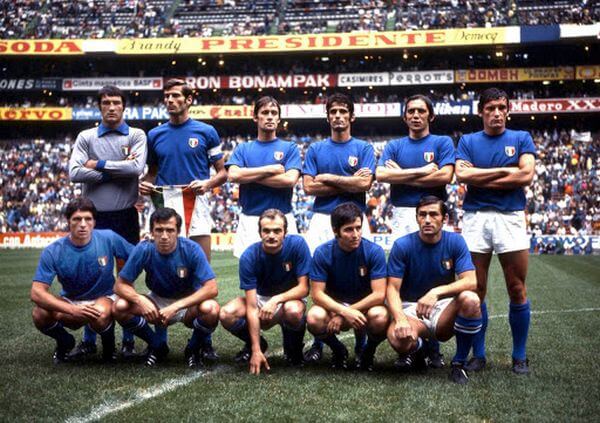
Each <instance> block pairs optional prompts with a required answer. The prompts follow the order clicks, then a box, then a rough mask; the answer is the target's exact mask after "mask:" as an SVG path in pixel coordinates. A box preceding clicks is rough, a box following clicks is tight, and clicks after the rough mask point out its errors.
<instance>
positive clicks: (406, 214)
mask: <svg viewBox="0 0 600 423" xmlns="http://www.w3.org/2000/svg"><path fill="white" fill-rule="evenodd" d="M390 224H391V226H392V235H393V237H394V238H400V237H402V236H404V235H408V234H410V233H413V232H416V231H418V230H419V224H418V223H417V215H416V207H394V208H393V210H392V218H391V219H390Z"/></svg>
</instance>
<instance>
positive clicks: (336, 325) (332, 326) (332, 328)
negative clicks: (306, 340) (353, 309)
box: [327, 314, 344, 335]
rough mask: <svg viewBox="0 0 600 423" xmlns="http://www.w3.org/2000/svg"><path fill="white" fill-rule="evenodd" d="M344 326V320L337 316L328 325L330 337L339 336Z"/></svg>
mask: <svg viewBox="0 0 600 423" xmlns="http://www.w3.org/2000/svg"><path fill="white" fill-rule="evenodd" d="M342 324H344V318H343V317H342V316H340V315H339V314H336V315H335V316H333V317H332V318H331V320H329V323H328V324H327V333H328V334H330V335H337V334H338V333H340V331H341V330H342Z"/></svg>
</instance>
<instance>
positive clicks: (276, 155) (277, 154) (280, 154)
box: [273, 151, 283, 160]
mask: <svg viewBox="0 0 600 423" xmlns="http://www.w3.org/2000/svg"><path fill="white" fill-rule="evenodd" d="M273 157H274V158H275V160H281V159H283V151H276V152H274V153H273Z"/></svg>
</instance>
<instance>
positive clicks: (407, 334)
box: [394, 319, 415, 339]
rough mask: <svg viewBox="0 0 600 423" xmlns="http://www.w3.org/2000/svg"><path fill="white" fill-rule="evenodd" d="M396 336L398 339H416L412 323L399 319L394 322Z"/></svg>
mask: <svg viewBox="0 0 600 423" xmlns="http://www.w3.org/2000/svg"><path fill="white" fill-rule="evenodd" d="M394 335H395V336H396V338H398V339H407V338H413V339H415V337H414V336H413V331H412V328H411V326H410V323H408V320H406V319H399V320H396V321H395V322H394Z"/></svg>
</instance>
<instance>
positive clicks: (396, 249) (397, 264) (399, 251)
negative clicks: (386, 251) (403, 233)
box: [387, 242, 406, 278]
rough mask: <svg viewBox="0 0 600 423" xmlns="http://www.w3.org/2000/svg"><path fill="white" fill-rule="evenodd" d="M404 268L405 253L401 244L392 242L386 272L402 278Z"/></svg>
mask: <svg viewBox="0 0 600 423" xmlns="http://www.w3.org/2000/svg"><path fill="white" fill-rule="evenodd" d="M405 270H406V254H405V252H404V248H403V246H402V244H400V243H399V242H394V245H393V247H392V251H391V252H390V256H389V258H388V265H387V273H388V276H390V277H393V278H403V277H404V272H405Z"/></svg>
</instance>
